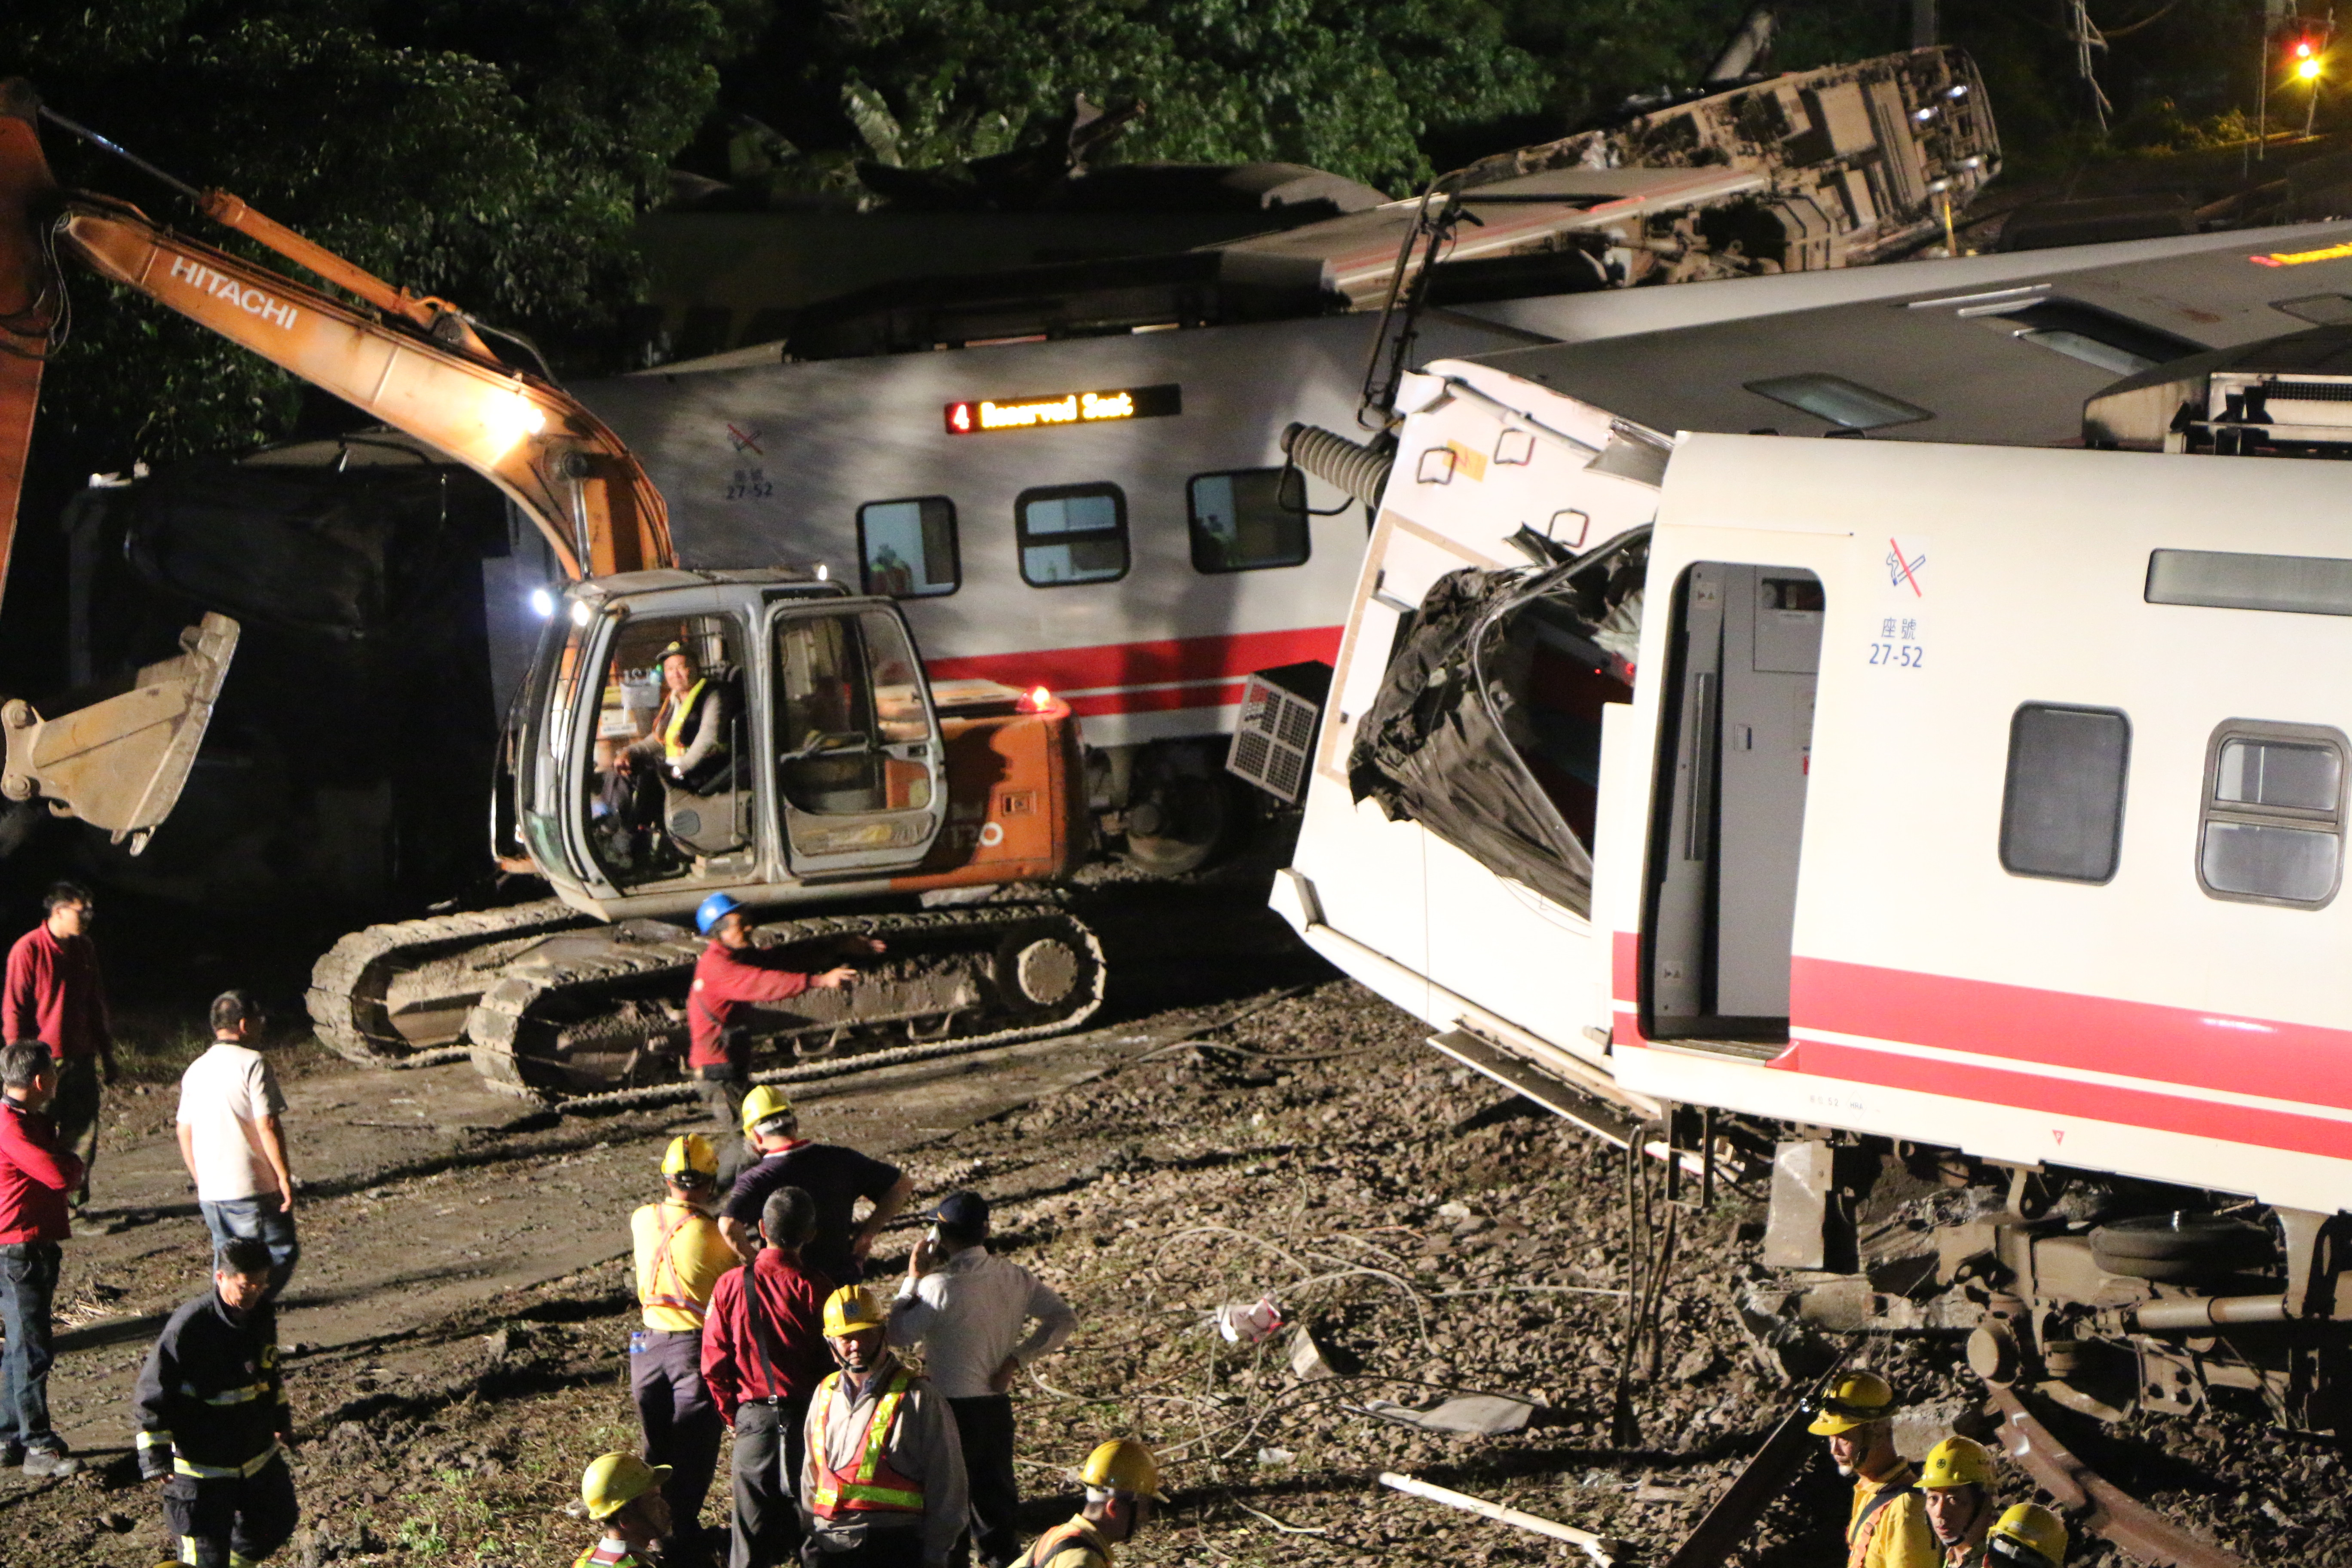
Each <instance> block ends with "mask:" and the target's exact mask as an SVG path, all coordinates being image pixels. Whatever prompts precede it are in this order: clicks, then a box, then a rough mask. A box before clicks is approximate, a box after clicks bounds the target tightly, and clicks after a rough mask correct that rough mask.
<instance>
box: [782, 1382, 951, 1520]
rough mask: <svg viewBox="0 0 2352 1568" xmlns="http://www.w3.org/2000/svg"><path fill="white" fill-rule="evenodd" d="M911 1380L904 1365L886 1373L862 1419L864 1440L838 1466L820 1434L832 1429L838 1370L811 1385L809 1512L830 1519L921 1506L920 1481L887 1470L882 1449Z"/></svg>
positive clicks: (838, 1395) (919, 1509) (917, 1510)
mask: <svg viewBox="0 0 2352 1568" xmlns="http://www.w3.org/2000/svg"><path fill="white" fill-rule="evenodd" d="M914 1381H915V1374H914V1373H911V1372H908V1370H907V1369H906V1368H905V1367H900V1368H899V1369H898V1371H897V1372H896V1373H893V1374H892V1375H891V1378H890V1384H889V1386H888V1387H887V1388H886V1389H884V1390H883V1391H882V1397H881V1398H879V1399H877V1400H876V1401H875V1402H874V1415H873V1418H872V1419H871V1420H869V1421H867V1422H866V1441H865V1442H864V1443H863V1444H862V1445H860V1446H859V1449H858V1454H857V1458H856V1460H855V1461H854V1462H853V1463H852V1464H851V1465H850V1467H849V1468H847V1469H842V1470H836V1469H835V1468H833V1460H832V1458H831V1457H830V1456H829V1455H828V1454H827V1453H826V1452H825V1450H826V1449H827V1448H829V1447H832V1445H831V1444H830V1443H829V1442H827V1441H826V1439H827V1437H828V1436H830V1435H831V1433H832V1430H833V1407H834V1403H835V1401H836V1400H838V1399H840V1398H841V1397H842V1394H841V1373H837V1372H836V1373H834V1374H833V1375H832V1376H831V1377H828V1378H826V1379H825V1380H824V1384H823V1385H822V1386H820V1387H819V1388H818V1389H817V1391H816V1419H815V1421H814V1423H813V1425H814V1426H815V1428H816V1439H817V1441H816V1452H815V1453H814V1455H813V1456H811V1457H812V1458H814V1459H815V1460H816V1486H815V1488H814V1490H813V1491H812V1492H811V1493H810V1494H809V1511H810V1512H812V1513H814V1514H815V1515H816V1516H817V1517H818V1518H819V1519H828V1520H830V1519H841V1518H845V1517H848V1516H852V1515H856V1514H860V1513H920V1512H922V1511H923V1483H922V1482H920V1481H918V1480H911V1479H908V1478H907V1477H905V1476H902V1475H900V1474H899V1473H898V1471H897V1470H895V1469H892V1468H890V1461H889V1458H888V1456H887V1453H886V1452H885V1450H886V1449H887V1447H889V1443H890V1426H891V1423H893V1422H894V1421H896V1420H898V1406H899V1405H901V1404H902V1403H904V1401H905V1400H906V1397H907V1390H908V1387H909V1386H910V1385H911V1384H913V1383H914Z"/></svg>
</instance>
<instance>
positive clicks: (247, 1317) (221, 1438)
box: [131, 1237, 300, 1568]
mask: <svg viewBox="0 0 2352 1568" xmlns="http://www.w3.org/2000/svg"><path fill="white" fill-rule="evenodd" d="M269 1276H270V1258H269V1249H268V1247H265V1246H263V1245H262V1244H261V1243H260V1242H258V1241H254V1240H250V1239H248V1238H246V1237H239V1238H238V1239H236V1240H235V1241H232V1242H230V1243H229V1244H228V1245H227V1246H226V1247H222V1248H221V1249H220V1258H219V1261H218V1263H217V1264H216V1265H215V1268H214V1270H213V1288H212V1289H210V1290H207V1291H205V1293H204V1294H203V1295H201V1296H199V1297H197V1298H196V1299H195V1300H192V1301H189V1302H186V1303H184V1305H182V1306H181V1307H180V1309H179V1310H177V1311H175V1312H173V1314H172V1316H171V1318H170V1320H169V1321H166V1322H165V1323H164V1325H163V1333H162V1334H161V1335H160V1336H158V1337H157V1339H156V1341H155V1345H154V1348H153V1349H152V1350H151V1351H149V1352H147V1361H146V1364H145V1365H144V1366H142V1367H141V1368H140V1371H139V1382H138V1385H137V1387H136V1389H135V1390H134V1392H133V1394H132V1396H131V1402H132V1405H133V1406H134V1408H135V1410H136V1412H137V1415H138V1418H139V1474H140V1476H141V1478H142V1479H145V1480H151V1481H152V1480H161V1481H163V1521H164V1523H165V1525H166V1526H167V1527H168V1528H169V1529H170V1531H171V1532H172V1534H173V1537H174V1538H175V1539H176V1540H177V1541H178V1542H179V1546H180V1561H181V1562H182V1563H188V1564H191V1565H192V1568H244V1565H245V1564H247V1563H258V1562H260V1561H261V1560H262V1559H263V1558H265V1557H267V1556H268V1555H269V1554H270V1553H271V1552H275V1551H277V1550H278V1548H279V1547H281V1546H283V1545H285V1544H286V1542H287V1541H288V1540H289V1539H290V1538H291V1537H292V1535H293V1534H294V1526H295V1524H296V1523H297V1521H298V1520H299V1515H300V1510H299V1507H298V1506H297V1505H296V1503H295V1500H294V1477H293V1474H292V1473H291V1472H290V1471H289V1470H288V1468H286V1446H287V1445H288V1444H289V1443H291V1442H292V1441H293V1440H294V1412H293V1411H292V1409H291V1408H290V1407H289V1405H288V1404H287V1400H286V1384H285V1383H284V1382H283V1380H281V1379H280V1377H279V1376H278V1310H277V1307H276V1306H275V1305H274V1304H273V1303H272V1302H271V1300H270V1299H269Z"/></svg>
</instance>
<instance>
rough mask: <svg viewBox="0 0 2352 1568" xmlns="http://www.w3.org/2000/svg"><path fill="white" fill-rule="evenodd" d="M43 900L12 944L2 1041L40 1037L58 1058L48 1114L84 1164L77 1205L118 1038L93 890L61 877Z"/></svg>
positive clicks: (93, 1157) (83, 1197)
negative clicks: (92, 933)
mask: <svg viewBox="0 0 2352 1568" xmlns="http://www.w3.org/2000/svg"><path fill="white" fill-rule="evenodd" d="M41 903H42V907H43V908H44V909H46V910H47V911H48V914H47V918H46V919H44V920H43V921H41V923H40V924H39V925H37V926H35V927H34V928H33V929H32V930H31V931H26V933H25V934H24V935H23V936H21V937H19V938H17V939H16V946H14V947H12V948H10V949H9V950H8V973H7V979H6V981H5V984H0V1040H5V1041H6V1042H8V1043H9V1044H14V1043H16V1041H19V1040H38V1041H40V1042H41V1043H42V1044H43V1045H45V1046H47V1047H49V1055H51V1056H52V1057H55V1058H57V1063H58V1085H57V1100H56V1101H55V1103H54V1104H52V1105H51V1106H50V1108H49V1114H50V1116H51V1117H52V1119H54V1120H55V1121H56V1122H57V1128H58V1137H59V1138H60V1139H62V1140H63V1141H64V1142H65V1145H66V1147H67V1148H68V1149H71V1150H72V1151H73V1152H74V1155H75V1157H76V1158H77V1159H79V1161H80V1162H81V1184H80V1185H79V1187H78V1188H77V1189H76V1191H75V1193H74V1196H73V1200H72V1201H73V1206H74V1207H76V1208H79V1207H80V1206H81V1205H84V1204H86V1203H88V1202H89V1168H90V1166H91V1165H93V1164H94V1163H97V1160H98V1112H99V1070H100V1068H101V1067H103V1068H104V1069H105V1074H106V1081H107V1082H108V1083H112V1082H113V1081H114V1036H113V1034H112V1032H111V1031H110V1030H109V1029H108V1027H107V1023H106V996H105V993H104V992H103V990H102V989H101V988H100V984H99V978H98V949H97V948H96V947H95V946H94V945H92V943H91V942H90V940H89V926H90V921H93V920H95V919H96V918H97V915H98V910H97V906H96V905H95V904H94V903H93V902H92V901H91V900H90V896H89V889H86V888H83V887H79V886H78V885H76V884H75V883H72V882H59V883H58V884H57V885H56V886H54V887H52V888H51V889H49V891H48V896H47V898H45V899H43V900H41Z"/></svg>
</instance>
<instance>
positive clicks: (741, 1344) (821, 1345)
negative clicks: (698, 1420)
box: [702, 1187, 833, 1568]
mask: <svg viewBox="0 0 2352 1568" xmlns="http://www.w3.org/2000/svg"><path fill="white" fill-rule="evenodd" d="M815 1230H816V1203H815V1201H814V1199H812V1198H811V1197H810V1196H809V1195H808V1194H806V1193H804V1192H803V1191H801V1190H800V1189H799V1188H798V1187H779V1188H777V1189H776V1191H775V1192H773V1193H772V1194H769V1197H768V1204H767V1207H766V1208H765V1209H764V1210H763V1211H762V1212H761V1216H760V1237H761V1240H763V1241H765V1242H766V1243H767V1245H766V1247H763V1248H761V1250H760V1251H759V1252H757V1253H755V1254H754V1255H753V1256H752V1259H751V1262H749V1263H747V1264H745V1265H744V1266H743V1267H742V1268H730V1269H729V1270H728V1271H727V1272H726V1273H725V1274H724V1275H721V1276H720V1277H719V1286H718V1288H717V1289H714V1290H713V1291H711V1293H710V1310H709V1313H708V1314H707V1315H706V1316H705V1317H704V1318H703V1321H702V1382H703V1385H704V1386H705V1387H707V1388H709V1390H710V1399H711V1403H713V1404H714V1405H718V1406H719V1414H720V1415H724V1416H725V1417H726V1418H727V1424H728V1425H729V1426H732V1427H733V1428H734V1429H735V1518H734V1530H733V1535H734V1541H733V1546H732V1549H731V1551H730V1553H729V1556H728V1568H775V1565H776V1564H779V1563H790V1562H792V1561H793V1560H794V1558H795V1554H796V1553H797V1552H799V1551H800V1543H801V1519H800V1510H799V1507H798V1505H797V1504H796V1503H795V1501H794V1494H795V1493H796V1492H797V1491H798V1489H799V1487H800V1474H801V1443H802V1430H801V1429H802V1425H803V1421H804V1420H805V1418H806V1417H807V1415H808V1405H809V1400H810V1398H811V1397H812V1396H813V1395H814V1394H815V1393H816V1385H817V1384H820V1383H822V1382H824V1378H825V1374H826V1373H830V1372H831V1371H832V1370H833V1358H832V1355H831V1353H830V1352H828V1351H827V1350H826V1348H825V1342H824V1299H825V1298H826V1297H827V1296H830V1295H832V1294H833V1281H832V1280H830V1279H826V1278H825V1277H824V1275H823V1274H820V1273H818V1272H817V1271H816V1270H814V1269H813V1268H807V1267H806V1266H804V1265H803V1263H802V1262H801V1247H802V1245H803V1243H805V1242H806V1241H807V1240H808V1238H809V1237H810V1236H812V1235H813V1234H814V1232H815Z"/></svg>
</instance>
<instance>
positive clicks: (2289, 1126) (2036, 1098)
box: [1772, 1040, 2352, 1163]
mask: <svg viewBox="0 0 2352 1568" xmlns="http://www.w3.org/2000/svg"><path fill="white" fill-rule="evenodd" d="M1784 1064H1785V1065H1791V1066H1793V1067H1794V1068H1795V1069H1796V1070H1797V1071H1799V1072H1801V1073H1804V1074H1806V1075H1807V1076H1809V1077H1815V1078H1828V1079H1843V1080H1845V1081H1847V1082H1850V1083H1869V1084H1877V1085H1879V1086H1881V1087H1882V1088H1885V1089H1911V1090H1914V1091H1916V1092H1918V1093H1921V1094H1932V1095H1937V1096H1939V1097H1941V1098H1944V1099H1948V1100H1973V1101H1976V1102H1979V1103H1980V1104H1987V1105H2005V1106H2008V1107H2010V1108H2011V1109H2012V1110H2029V1111H2031V1110H2040V1111H2046V1112H2049V1113H2051V1114H2053V1115H2057V1116H2074V1117H2081V1118H2082V1119H2084V1120H2085V1121H2105V1122H2112V1123H2115V1124H2117V1125H2120V1126H2125V1127H2145V1128H2149V1129H2152V1130H2154V1131H2162V1132H2181V1133H2187V1134H2189V1135H2190V1136H2192V1137H2198V1138H2211V1139H2215V1140H2217V1141H2219V1142H2224V1143H2242V1144H2251V1145H2252V1146H2254V1147H2256V1148H2263V1149H2284V1150H2291V1151H2293V1152H2296V1153H2301V1154H2320V1155H2325V1156H2327V1157H2328V1158H2331V1159H2337V1160H2342V1159H2352V1124H2347V1123H2345V1122H2341V1121H2326V1120H2325V1119H2324V1118H2321V1117H2316V1116H2301V1115H2297V1114H2295V1113H2294V1112H2293V1111H2285V1110H2253V1109H2251V1108H2249V1107H2246V1106H2241V1105H2220V1104H2216V1103H2214V1102H2213V1101H2211V1100H2196V1099H2193V1098H2190V1097H2189V1096H2187V1095H2175V1094H2166V1093H2163V1092H2161V1091H2158V1090H2151V1089H2116V1088H2114V1087H2112V1086H2110V1085H2107V1084H2097V1083H2075V1082H2071V1081H2069V1080H2068V1079H2056V1078H2044V1077H2042V1076H2041V1075H2039V1074H2036V1073H2032V1072H2030V1071H2017V1070H2013V1069H2011V1068H1993V1067H1970V1066H1965V1065H1962V1064H1958V1063H1954V1062H1948V1061H1926V1060H1922V1059H1921V1058H1917V1057H1903V1056H1896V1055H1895V1054H1894V1053H1892V1052H1889V1051H1874V1050H1871V1049H1869V1048H1868V1047H1860V1046H1833V1045H1828V1044H1825V1043H1823V1042H1822V1041H1820V1040H1799V1041H1798V1042H1797V1043H1796V1045H1795V1047H1794V1048H1793V1049H1791V1050H1790V1051H1789V1052H1788V1053H1787V1054H1785V1055H1783V1056H1781V1057H1780V1058H1779V1059H1778V1060H1776V1061H1775V1062H1774V1063H1773V1064H1772V1065H1773V1066H1775V1067H1780V1066H1782V1065H1784ZM2063 1138H2064V1131H2063V1129H2060V1128H2053V1129H2051V1143H2050V1158H2051V1159H2052V1161H2053V1162H2055V1163H2064V1162H2065V1159H2066V1148H2065V1144H2064V1142H2063Z"/></svg>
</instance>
